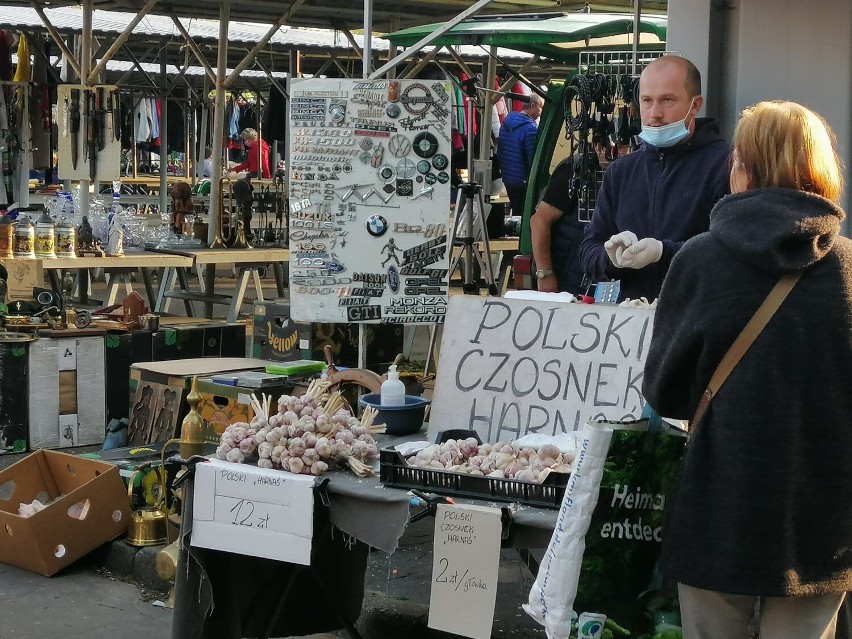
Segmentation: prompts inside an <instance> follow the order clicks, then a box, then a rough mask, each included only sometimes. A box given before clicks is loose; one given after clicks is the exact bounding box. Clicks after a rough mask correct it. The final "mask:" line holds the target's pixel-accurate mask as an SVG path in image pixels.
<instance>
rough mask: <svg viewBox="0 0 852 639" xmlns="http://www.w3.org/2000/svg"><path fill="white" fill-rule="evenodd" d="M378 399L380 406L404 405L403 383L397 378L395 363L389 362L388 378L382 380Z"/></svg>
mask: <svg viewBox="0 0 852 639" xmlns="http://www.w3.org/2000/svg"><path fill="white" fill-rule="evenodd" d="M380 401H381V405H382V406H405V384H403V383H402V382H401V381H400V380H399V373H398V372H397V370H396V364H391V366H390V368H389V369H388V378H387V380H386V381H384V382H382V390H381V400H380Z"/></svg>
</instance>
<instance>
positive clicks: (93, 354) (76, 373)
mask: <svg viewBox="0 0 852 639" xmlns="http://www.w3.org/2000/svg"><path fill="white" fill-rule="evenodd" d="M87 331H91V332H87ZM76 333H78V335H77V336H67V337H66V336H65V332H64V331H42V332H41V335H40V337H39V339H37V340H36V341H35V342H32V343H31V344H30V348H29V389H28V394H29V410H30V428H29V431H30V432H29V441H30V448H66V447H70V446H87V445H91V444H100V443H102V442H103V441H104V435H105V432H106V430H105V429H106V390H105V388H106V384H105V375H104V332H103V331H102V330H97V329H85V331H76ZM73 334H74V333H73V332H72V333H71V335H73Z"/></svg>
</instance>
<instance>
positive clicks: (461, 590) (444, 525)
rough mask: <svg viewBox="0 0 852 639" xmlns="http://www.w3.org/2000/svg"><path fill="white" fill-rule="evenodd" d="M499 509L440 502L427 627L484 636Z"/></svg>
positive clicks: (493, 594)
mask: <svg viewBox="0 0 852 639" xmlns="http://www.w3.org/2000/svg"><path fill="white" fill-rule="evenodd" d="M500 533H501V523H500V511H499V510H497V509H496V508H485V507H484V506H467V505H466V506H449V505H446V504H440V505H439V506H438V512H437V514H436V515H435V537H434V539H435V542H434V547H433V552H432V594H431V597H430V602H429V627H430V628H435V629H436V630H443V631H445V632H451V633H453V634H456V635H461V636H462V637H473V638H474V639H489V638H490V637H491V626H492V624H493V622H494V604H495V602H496V599H497V572H498V569H499V566H500Z"/></svg>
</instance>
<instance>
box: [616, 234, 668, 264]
mask: <svg viewBox="0 0 852 639" xmlns="http://www.w3.org/2000/svg"><path fill="white" fill-rule="evenodd" d="M662 256H663V243H662V242H660V240H655V239H654V238H653V237H646V238H644V239H641V240H639V241H638V242H636V243H635V244H633V245H632V246H631V247H630V248H627V249H624V252H623V253H622V254H621V257H620V258H619V259H620V262H621V264H620V266H621V268H645V267H646V266H648V264H653V263H654V262H659V261H660V258H661V257H662Z"/></svg>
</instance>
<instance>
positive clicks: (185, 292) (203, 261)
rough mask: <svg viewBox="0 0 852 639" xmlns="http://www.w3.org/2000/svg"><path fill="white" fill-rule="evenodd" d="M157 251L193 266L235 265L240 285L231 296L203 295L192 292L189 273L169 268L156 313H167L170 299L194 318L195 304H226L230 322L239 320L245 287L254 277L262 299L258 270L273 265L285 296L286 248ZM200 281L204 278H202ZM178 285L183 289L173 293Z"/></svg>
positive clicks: (257, 290) (280, 293)
mask: <svg viewBox="0 0 852 639" xmlns="http://www.w3.org/2000/svg"><path fill="white" fill-rule="evenodd" d="M157 251H158V252H165V253H168V254H172V255H180V256H184V257H189V258H191V259H192V265H193V266H194V267H196V268H197V267H201V266H206V265H212V266H214V267H215V266H217V265H219V264H234V265H235V266H236V267H237V269H238V273H237V282H236V284H235V286H234V290H233V291H232V293H231V294H230V295H223V294H217V293H216V292H215V291H205V290H204V289H203V285H202V289H201V291H200V292H196V291H192V290H191V289H190V287H189V283H188V281H187V279H186V273H185V272H184V271H182V270H181V269H180V268H178V267H174V268H167V269H166V270H165V272H164V273H163V282H162V285H161V286H160V292H159V295H158V296H157V302H156V304H155V306H154V310H155V311H156V312H166V311H168V303H169V300H170V299H173V298H174V299H181V300H183V301H184V304H185V305H186V310H187V314H191V315H195V312H194V309H193V307H192V302H203V303H205V304H223V305H227V306H228V316H227V319H228V321H229V322H234V321H236V319H237V317H238V316H239V313H240V307H241V306H242V304H243V298H244V297H245V293H246V287H247V286H248V282H249V278H253V280H254V286H255V290H256V292H257V299H258V300H263V299H264V297H263V287H262V285H261V282H260V274H259V273H258V271H259V269H261V268H266V266H267V265H269V264H271V265H272V268H273V271H274V273H275V284H276V286H277V289H278V296H279V297H283V296H284V295H285V294H286V284H285V275H284V263H285V262H288V261H289V260H290V251H289V250H287V249H284V248H253V249H210V248H194V249H193V248H182V247H175V248H172V247H168V248H163V249H157ZM199 281H201V278H199ZM175 283H177V284H178V285H179V287H180V290H174V286H175Z"/></svg>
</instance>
